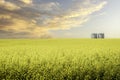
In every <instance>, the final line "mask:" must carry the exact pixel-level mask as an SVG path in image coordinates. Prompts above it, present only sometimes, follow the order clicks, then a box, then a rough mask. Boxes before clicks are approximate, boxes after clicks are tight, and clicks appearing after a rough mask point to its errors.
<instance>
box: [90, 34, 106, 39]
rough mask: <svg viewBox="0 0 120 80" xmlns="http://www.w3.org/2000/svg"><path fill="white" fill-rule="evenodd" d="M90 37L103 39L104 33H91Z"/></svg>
mask: <svg viewBox="0 0 120 80" xmlns="http://www.w3.org/2000/svg"><path fill="white" fill-rule="evenodd" d="M91 38H93V39H104V38H105V35H104V33H92V34H91Z"/></svg>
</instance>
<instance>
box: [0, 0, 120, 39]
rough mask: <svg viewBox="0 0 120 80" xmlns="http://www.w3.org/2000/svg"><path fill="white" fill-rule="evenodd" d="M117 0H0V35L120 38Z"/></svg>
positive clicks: (12, 36) (15, 36)
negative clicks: (98, 34) (101, 33)
mask: <svg viewBox="0 0 120 80" xmlns="http://www.w3.org/2000/svg"><path fill="white" fill-rule="evenodd" d="M119 4H120V1H119V0H0V38H46V37H55V38H56V37H57V38H89V37H90V35H91V33H94V32H97V33H99V32H103V33H105V35H106V37H107V38H120V10H119V7H120V5H119Z"/></svg>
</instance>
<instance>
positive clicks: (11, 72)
mask: <svg viewBox="0 0 120 80" xmlns="http://www.w3.org/2000/svg"><path fill="white" fill-rule="evenodd" d="M0 80H120V39H1V40H0Z"/></svg>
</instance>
